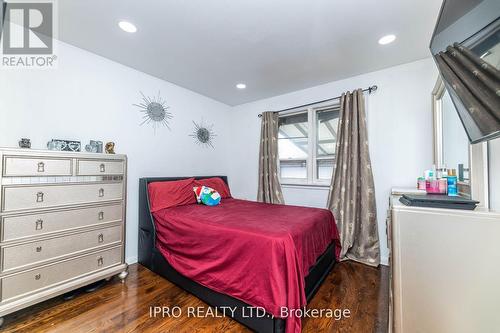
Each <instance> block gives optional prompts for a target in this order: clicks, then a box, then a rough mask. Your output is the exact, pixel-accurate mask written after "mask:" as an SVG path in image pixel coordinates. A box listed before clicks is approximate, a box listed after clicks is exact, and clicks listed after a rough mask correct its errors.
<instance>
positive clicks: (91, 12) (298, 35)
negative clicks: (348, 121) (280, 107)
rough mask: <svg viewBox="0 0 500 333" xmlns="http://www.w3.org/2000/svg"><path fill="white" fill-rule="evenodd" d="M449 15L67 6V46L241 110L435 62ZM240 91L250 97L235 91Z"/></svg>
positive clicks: (377, 6)
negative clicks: (130, 28)
mask: <svg viewBox="0 0 500 333" xmlns="http://www.w3.org/2000/svg"><path fill="white" fill-rule="evenodd" d="M440 5H441V1H440V0H272V1H271V0H184V1H180V0H178V1H174V0H168V1H160V0H140V1H137V0H135V1H130V0H105V1H104V0H64V1H58V10H59V39H61V40H62V41H64V42H66V43H69V44H72V45H75V46H77V47H80V48H82V49H86V50H89V51H91V52H93V53H96V54H99V55H101V56H104V57H106V58H109V59H111V60H114V61H116V62H119V63H122V64H124V65H127V66H130V67H132V68H135V69H138V70H140V71H142V72H145V73H148V74H151V75H153V76H156V77H159V78H161V79H164V80H167V81H170V82H172V83H175V84H177V85H180V86H182V87H185V88H188V89H191V90H193V91H196V92H198V93H200V94H203V95H206V96H209V97H212V98H214V99H216V100H219V101H221V102H224V103H226V104H229V105H237V104H242V103H245V102H250V101H254V100H258V99H262V98H266V97H271V96H275V95H279V94H283V93H287V92H291V91H294V90H299V89H303V88H307V87H312V86H315V85H318V84H322V83H326V82H330V81H335V80H339V79H343V78H346V77H349V76H353V75H357V74H360V73H366V72H370V71H374V70H378V69H382V68H385V67H390V66H393V65H397V64H401V63H406V62H410V61H413V60H417V59H421V58H424V57H428V56H429V55H430V53H429V50H428V45H429V42H430V38H431V35H432V31H433V28H434V25H435V22H436V19H437V15H438V12H439V8H440ZM120 20H128V21H130V22H132V23H134V24H135V25H136V26H137V28H138V31H137V33H135V34H128V33H125V32H123V31H122V30H120V28H119V27H118V21H120ZM390 33H393V34H395V35H397V38H398V39H397V40H396V42H394V43H393V44H390V45H387V46H380V45H379V44H378V43H377V41H378V39H379V38H380V37H381V36H383V35H386V34H390ZM238 82H244V83H246V84H247V89H245V90H238V89H236V88H235V84H236V83H238ZM374 84H376V82H374ZM353 88H355V87H353Z"/></svg>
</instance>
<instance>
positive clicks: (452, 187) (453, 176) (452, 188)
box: [447, 169, 458, 197]
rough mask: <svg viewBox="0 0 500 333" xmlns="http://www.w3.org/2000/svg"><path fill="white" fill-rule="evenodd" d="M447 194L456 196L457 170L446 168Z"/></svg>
mask: <svg viewBox="0 0 500 333" xmlns="http://www.w3.org/2000/svg"><path fill="white" fill-rule="evenodd" d="M447 179H448V195H449V196H452V197H456V196H458V186H457V170H455V169H450V170H448V178H447Z"/></svg>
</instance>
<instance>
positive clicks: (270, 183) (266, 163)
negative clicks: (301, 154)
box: [257, 112, 284, 204]
mask: <svg viewBox="0 0 500 333" xmlns="http://www.w3.org/2000/svg"><path fill="white" fill-rule="evenodd" d="M257 200H258V201H261V202H268V203H273V204H282V203H284V200H283V193H282V192H281V184H280V181H279V177H278V114H277V113H275V112H264V113H262V125H261V131H260V153H259V189H258V195H257Z"/></svg>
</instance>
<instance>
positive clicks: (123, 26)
mask: <svg viewBox="0 0 500 333" xmlns="http://www.w3.org/2000/svg"><path fill="white" fill-rule="evenodd" d="M118 26H119V27H120V28H121V29H122V30H123V31H126V32H130V33H134V32H136V31H137V27H136V26H135V25H133V24H132V23H130V22H127V21H120V23H118Z"/></svg>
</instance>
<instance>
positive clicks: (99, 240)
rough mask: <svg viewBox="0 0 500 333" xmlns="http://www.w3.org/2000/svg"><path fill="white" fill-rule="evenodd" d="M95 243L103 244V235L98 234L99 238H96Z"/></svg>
mask: <svg viewBox="0 0 500 333" xmlns="http://www.w3.org/2000/svg"><path fill="white" fill-rule="evenodd" d="M97 241H98V242H99V243H102V242H104V235H103V234H99V236H97Z"/></svg>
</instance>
